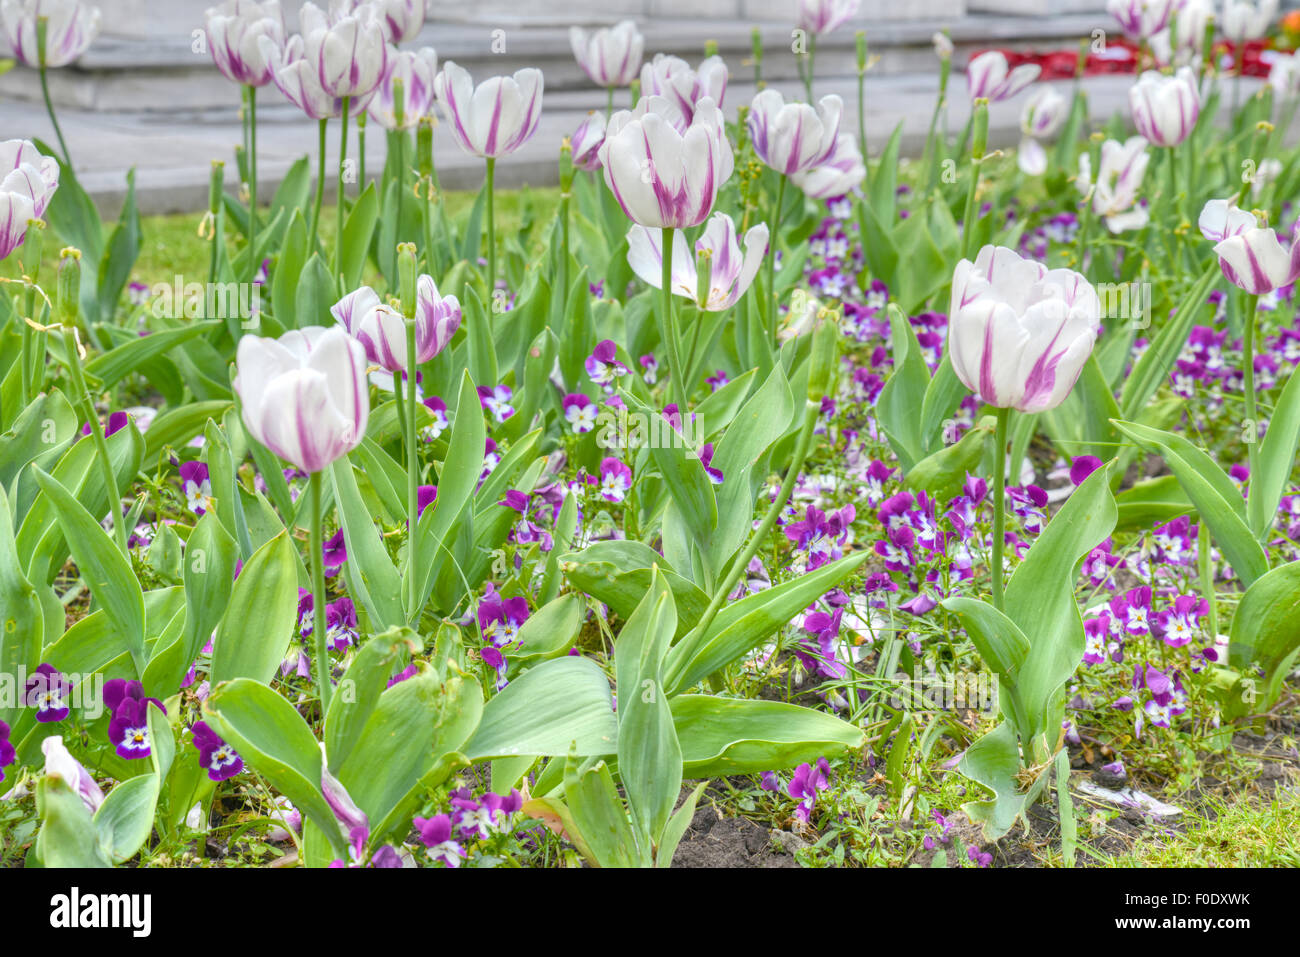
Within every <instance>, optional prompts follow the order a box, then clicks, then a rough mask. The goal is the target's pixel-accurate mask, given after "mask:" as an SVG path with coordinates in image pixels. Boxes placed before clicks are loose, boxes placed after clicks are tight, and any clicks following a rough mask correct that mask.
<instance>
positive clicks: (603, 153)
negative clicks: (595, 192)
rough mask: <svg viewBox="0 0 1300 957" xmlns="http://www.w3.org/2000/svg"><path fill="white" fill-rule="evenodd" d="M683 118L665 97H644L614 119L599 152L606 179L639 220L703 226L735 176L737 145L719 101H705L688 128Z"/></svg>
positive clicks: (631, 216)
mask: <svg viewBox="0 0 1300 957" xmlns="http://www.w3.org/2000/svg"><path fill="white" fill-rule="evenodd" d="M681 122H682V121H681V114H680V113H678V112H677V108H676V107H675V106H673V105H672V104H671V103H670V102H668V101H666V100H664V99H663V98H662V97H649V98H647V97H642V99H641V102H640V103H638V104H637V108H636V110H634V111H629V110H620V111H619V112H617V113H615V114H614V116H613V117H612V118H611V119H610V121H609V127H608V129H607V131H606V135H605V142H604V143H602V144H601V147H600V153H599V155H600V162H601V165H602V166H603V167H604V168H605V184H606V185H607V186H608V187H609V188H610V190H612V191H613V193H614V197H615V198H616V199H617V200H618V203H619V205H620V206H621V207H623V212H625V213H626V214H627V215H628V218H629V219H631V220H632V221H633V222H634V223H640V224H641V225H642V226H657V227H660V228H664V227H668V228H673V229H680V228H682V227H687V226H698V225H699V224H700V223H702V222H704V220H705V219H706V218H707V217H708V215H709V213H710V212H712V210H713V204H714V203H715V202H716V201H717V199H718V189H719V188H720V187H721V186H722V184H723V183H725V182H726V181H727V180H728V179H729V178H730V177H731V173H732V169H733V163H734V159H733V157H732V153H731V144H730V143H728V142H727V133H726V130H725V128H724V127H723V121H722V112H721V111H720V110H719V109H718V108H717V107H716V106H715V105H714V103H713V100H711V99H709V98H708V97H705V98H704V99H703V100H701V101H700V102H699V103H698V104H697V105H696V108H695V116H694V118H693V119H692V120H691V122H690V124H689V125H688V126H685V127H684V129H683V128H681V127H679V126H677V125H676V124H680V123H681Z"/></svg>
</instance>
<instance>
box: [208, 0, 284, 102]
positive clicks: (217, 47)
mask: <svg viewBox="0 0 1300 957" xmlns="http://www.w3.org/2000/svg"><path fill="white" fill-rule="evenodd" d="M205 19H206V32H207V38H208V52H209V53H210V54H211V55H212V62H213V63H215V64H216V65H217V69H218V70H220V71H221V75H222V76H224V77H225V78H226V79H228V80H233V81H234V82H235V83H239V84H241V85H243V86H266V84H268V83H270V82H271V80H272V73H273V69H272V65H271V64H272V57H273V56H274V51H282V50H283V49H284V47H285V43H286V42H287V40H286V36H287V34H286V31H285V28H284V14H283V13H282V12H281V11H280V3H279V0H263V2H262V3H255V2H253V0H226V2H225V3H223V4H221V5H220V6H218V7H210V8H209V9H208V11H207V14H206V17H205ZM263 38H265V40H264V39H263Z"/></svg>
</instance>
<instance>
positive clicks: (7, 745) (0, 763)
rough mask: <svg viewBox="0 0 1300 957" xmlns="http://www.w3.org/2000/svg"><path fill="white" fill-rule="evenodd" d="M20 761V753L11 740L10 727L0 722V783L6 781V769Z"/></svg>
mask: <svg viewBox="0 0 1300 957" xmlns="http://www.w3.org/2000/svg"><path fill="white" fill-rule="evenodd" d="M17 760H18V753H17V752H16V751H15V750H14V746H13V743H12V742H11V741H10V740H9V725H8V724H6V723H5V722H3V721H0V781H3V780H4V779H5V767H6V766H7V765H10V764H13V763H14V762H15V761H17Z"/></svg>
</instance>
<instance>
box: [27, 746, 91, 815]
mask: <svg viewBox="0 0 1300 957" xmlns="http://www.w3.org/2000/svg"><path fill="white" fill-rule="evenodd" d="M41 752H42V753H43V754H44V755H45V773H46V774H47V775H54V776H55V777H58V778H61V779H62V780H63V782H64V783H65V784H67V785H68V787H70V788H71V789H72V790H74V791H76V792H77V796H78V797H80V798H81V803H82V804H84V805H85V806H86V810H87V811H89V812H90V813H91V814H94V813H95V812H96V811H98V810H99V806H100V805H101V804H103V803H104V792H103V791H102V790H100V787H99V785H98V784H96V783H95V779H94V778H92V777H91V776H90V772H89V771H87V770H86V768H85V766H84V765H82V763H81V762H80V761H78V760H77V759H76V758H74V757H73V756H72V755H71V753H69V751H68V749H67V747H66V746H65V745H64V743H63V736H62V735H59V734H52V735H50V736H49V737H48V738H46V739H45V740H44V741H42V742H41Z"/></svg>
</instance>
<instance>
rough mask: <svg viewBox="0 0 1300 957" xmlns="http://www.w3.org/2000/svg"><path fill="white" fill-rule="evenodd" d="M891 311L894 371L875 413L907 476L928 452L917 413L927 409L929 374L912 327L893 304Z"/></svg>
mask: <svg viewBox="0 0 1300 957" xmlns="http://www.w3.org/2000/svg"><path fill="white" fill-rule="evenodd" d="M888 311H889V329H890V333H891V335H892V346H891V352H892V354H893V357H894V371H893V373H892V374H891V375H890V377H889V380H888V381H887V382H886V383H885V387H884V388H883V389H881V390H880V397H879V398H878V399H877V401H876V411H877V414H878V416H879V419H880V427H881V428H882V429H884V430H885V437H886V438H887V439H889V444H890V447H892V448H893V450H894V454H896V455H897V456H898V461H899V462H900V463H901V464H902V466H903V471H904V472H908V471H911V469H912V467H913V466H914V465H916V463H917V462H918V461H920V459H921V458H922V457H923V453H924V449H925V443H924V436H923V435H922V434H921V430H920V425H919V423H918V422H917V410H919V409H923V408H924V406H925V395H926V392H927V391H929V387H930V372H929V370H928V369H927V368H926V365H925V360H924V359H923V358H922V357H921V345H920V343H919V342H917V339H916V332H915V330H913V329H912V324H911V323H910V322H908V321H907V317H906V316H905V315H903V313H902V311H901V310H900V309H899V308H898V306H897V305H895V304H893V303H890V305H889V310H888Z"/></svg>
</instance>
